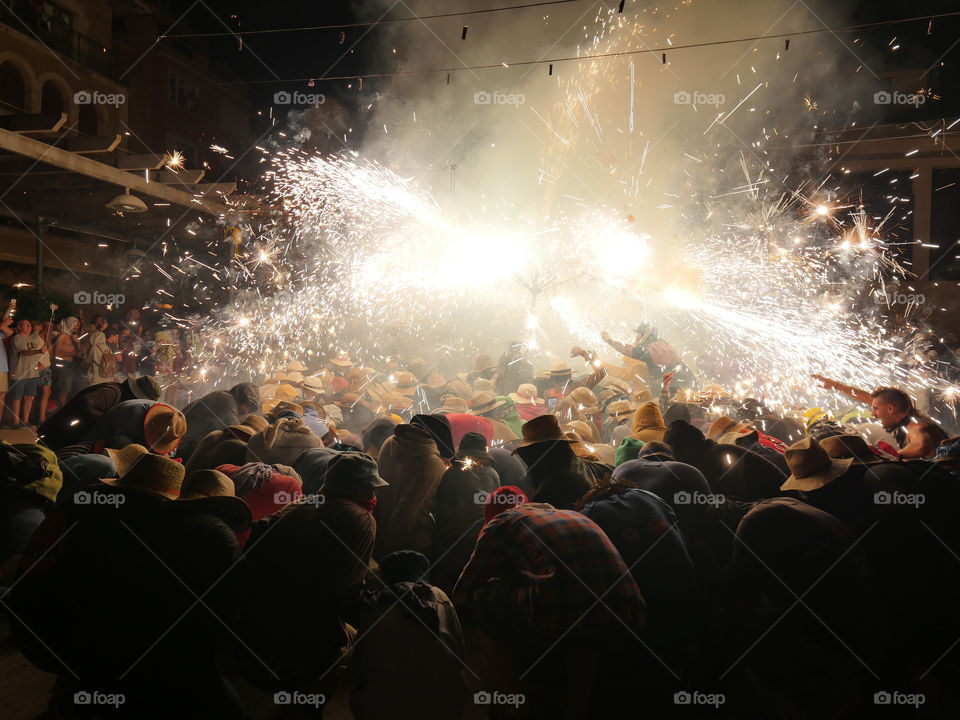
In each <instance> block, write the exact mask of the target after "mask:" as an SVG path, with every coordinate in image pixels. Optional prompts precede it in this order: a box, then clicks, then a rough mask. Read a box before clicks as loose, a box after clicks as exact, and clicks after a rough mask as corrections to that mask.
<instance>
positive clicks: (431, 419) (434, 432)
mask: <svg viewBox="0 0 960 720" xmlns="http://www.w3.org/2000/svg"><path fill="white" fill-rule="evenodd" d="M410 424H411V425H415V426H417V427H419V428H420V429H421V430H424V431H425V432H426V433H427V434H428V435H429V436H430V437H431V438H433V440H434V441H435V442H436V443H437V450H439V451H440V457H442V458H443V459H445V460H449V459H450V458H452V457H453V456H454V455H455V454H456V448H455V447H454V444H453V432H452V430H451V429H450V423H449V422H447V419H446V418H445V417H443V416H441V415H414V416H413V417H412V418H411V419H410Z"/></svg>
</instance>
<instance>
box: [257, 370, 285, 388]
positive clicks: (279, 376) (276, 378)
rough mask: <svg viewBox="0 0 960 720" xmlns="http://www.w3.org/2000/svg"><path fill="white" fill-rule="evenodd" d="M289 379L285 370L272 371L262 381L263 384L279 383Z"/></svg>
mask: <svg viewBox="0 0 960 720" xmlns="http://www.w3.org/2000/svg"><path fill="white" fill-rule="evenodd" d="M289 379H290V376H289V375H287V374H286V373H285V372H278V373H274V374H273V375H271V376H270V377H268V378H267V379H266V380H264V381H263V384H264V385H279V384H280V383H284V382H287V381H288V380H289Z"/></svg>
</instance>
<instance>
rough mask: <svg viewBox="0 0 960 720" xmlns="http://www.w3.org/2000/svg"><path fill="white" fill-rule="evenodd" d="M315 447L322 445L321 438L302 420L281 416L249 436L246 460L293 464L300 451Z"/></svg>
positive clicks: (270, 463)
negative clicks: (261, 430)
mask: <svg viewBox="0 0 960 720" xmlns="http://www.w3.org/2000/svg"><path fill="white" fill-rule="evenodd" d="M317 447H323V440H321V439H320V438H318V437H317V436H316V435H315V434H314V433H313V432H312V431H311V430H310V428H308V427H307V426H306V425H304V424H303V420H301V419H300V418H282V419H280V420H277V421H276V422H274V423H271V425H270V427H268V428H267V429H266V430H264V431H263V432H259V433H257V434H256V435H254V436H253V437H252V438H250V442H248V443H247V462H262V463H267V464H268V465H272V464H274V463H282V464H283V465H291V466H293V465H295V464H296V462H297V458H299V457H300V455H301V453H303V452H304V451H305V450H309V449H311V448H317Z"/></svg>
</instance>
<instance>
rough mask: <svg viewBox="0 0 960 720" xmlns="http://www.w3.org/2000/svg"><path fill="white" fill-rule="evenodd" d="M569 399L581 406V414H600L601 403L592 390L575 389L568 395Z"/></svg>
mask: <svg viewBox="0 0 960 720" xmlns="http://www.w3.org/2000/svg"><path fill="white" fill-rule="evenodd" d="M567 399H569V400H570V401H572V402H574V403H576V404H577V405H580V406H581V407H580V412H582V413H583V414H584V415H593V414H595V413H598V412H600V401H599V400H597V396H596V395H595V394H594V392H593V390H591V389H590V388H585V387H578V388H574V389H573V390H571V391H570V393H569V394H568V395H567Z"/></svg>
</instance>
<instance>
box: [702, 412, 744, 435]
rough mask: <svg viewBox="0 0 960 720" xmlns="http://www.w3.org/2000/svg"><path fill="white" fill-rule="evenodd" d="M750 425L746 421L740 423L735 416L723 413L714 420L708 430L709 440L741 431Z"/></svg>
mask: <svg viewBox="0 0 960 720" xmlns="http://www.w3.org/2000/svg"><path fill="white" fill-rule="evenodd" d="M748 427H749V425H747V424H746V423H738V422H737V421H736V420H734V419H733V418H730V417H727V416H726V415H721V416H720V417H718V418H717V419H716V420H714V421H713V422H712V423H711V424H710V427H709V429H708V430H707V440H719V439H720V438H721V437H723V436H724V435H729V434H731V433H737V434H739V433H741V432H743V431H744V430H746V429H747V428H748Z"/></svg>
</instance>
